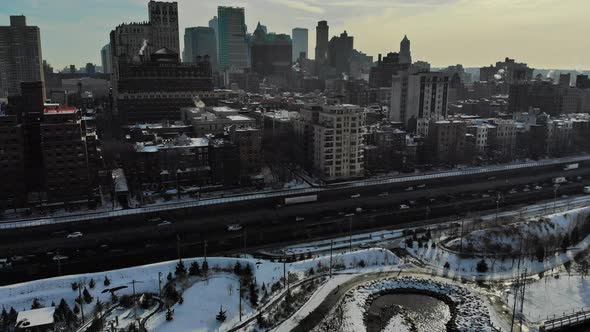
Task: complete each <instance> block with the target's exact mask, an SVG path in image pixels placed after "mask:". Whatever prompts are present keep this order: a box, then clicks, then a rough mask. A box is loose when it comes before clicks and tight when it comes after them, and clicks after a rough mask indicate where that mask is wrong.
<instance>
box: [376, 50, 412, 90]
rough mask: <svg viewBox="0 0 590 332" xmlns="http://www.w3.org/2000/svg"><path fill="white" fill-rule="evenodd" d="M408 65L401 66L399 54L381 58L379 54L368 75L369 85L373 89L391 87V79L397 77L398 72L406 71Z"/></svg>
mask: <svg viewBox="0 0 590 332" xmlns="http://www.w3.org/2000/svg"><path fill="white" fill-rule="evenodd" d="M409 68H410V64H409V63H405V64H401V63H400V61H399V53H396V52H390V53H387V55H386V56H385V57H383V58H381V54H379V56H378V58H377V65H376V66H374V67H372V68H371V72H370V74H369V84H370V85H371V87H374V88H381V87H388V88H390V87H391V83H392V82H391V78H392V77H393V75H397V74H398V72H400V71H403V70H408V69H409Z"/></svg>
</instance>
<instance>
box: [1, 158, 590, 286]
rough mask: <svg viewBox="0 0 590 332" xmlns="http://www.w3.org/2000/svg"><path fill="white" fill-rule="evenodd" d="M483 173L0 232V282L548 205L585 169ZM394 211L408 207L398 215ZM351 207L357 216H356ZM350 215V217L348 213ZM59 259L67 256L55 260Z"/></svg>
mask: <svg viewBox="0 0 590 332" xmlns="http://www.w3.org/2000/svg"><path fill="white" fill-rule="evenodd" d="M489 175H490V174H489V173H488V174H485V175H484V176H483V177H478V178H475V177H472V176H464V177H459V178H456V180H455V181H447V180H445V179H444V178H443V179H439V180H434V181H430V182H429V181H426V180H424V179H422V178H420V181H419V182H416V181H415V179H414V180H412V181H413V182H403V183H402V185H401V186H395V185H392V184H391V183H387V184H380V185H375V186H373V187H371V188H370V189H369V188H363V190H360V189H359V188H358V187H355V188H354V189H352V190H351V189H350V188H348V189H346V190H343V191H342V190H341V189H338V190H336V189H335V190H332V191H331V192H329V194H330V196H324V197H322V196H320V198H322V199H320V200H319V201H317V202H313V203H307V204H301V205H294V206H283V207H280V208H279V207H277V205H276V204H275V201H272V200H271V201H265V202H263V203H259V204H257V205H250V204H245V205H236V206H234V207H232V208H231V209H229V208H227V207H224V206H221V207H220V208H215V206H214V205H212V206H209V207H208V208H207V209H204V210H196V211H197V213H195V212H194V210H185V211H182V210H180V211H179V210H177V209H174V210H170V211H166V212H160V213H158V215H159V216H160V217H161V218H163V220H167V221H169V222H170V223H162V221H163V220H159V221H149V220H148V218H147V217H145V216H143V215H142V216H138V217H136V218H127V219H124V220H121V219H112V218H111V219H102V220H93V221H90V222H82V223H63V224H62V223H60V224H48V225H43V226H38V227H29V228H19V229H4V230H2V231H0V257H13V256H20V257H21V259H20V261H17V262H16V263H15V265H14V269H13V270H5V271H1V272H0V280H2V282H4V283H11V282H15V281H22V280H26V279H35V278H40V277H48V276H54V275H56V274H57V273H58V272H61V273H78V272H88V271H101V270H108V269H112V268H119V267H125V266H130V265H136V264H144V263H150V262H156V261H160V260H164V259H171V258H175V257H178V255H179V254H180V255H182V256H197V255H202V254H203V253H204V241H208V249H207V250H208V252H209V254H214V253H215V254H219V253H226V252H237V251H244V250H245V251H251V250H253V249H255V248H259V247H268V246H281V245H284V244H285V243H292V242H297V241H299V242H301V241H310V240H314V239H318V238H323V237H328V236H338V235H343V234H348V232H349V231H351V230H352V231H353V232H361V231H365V230H367V229H380V228H397V229H399V228H403V227H404V225H408V224H409V223H416V222H417V221H420V222H422V223H426V224H428V223H435V222H440V220H441V219H444V218H442V217H450V216H456V215H458V214H461V213H465V212H467V211H481V210H486V209H494V208H496V206H497V205H499V206H500V207H501V208H503V209H506V208H510V207H513V206H516V205H519V204H527V203H530V202H535V201H538V200H549V201H551V200H552V199H554V198H556V197H559V196H561V195H565V194H568V195H569V194H579V193H581V192H582V187H583V186H584V184H585V180H584V179H581V178H579V177H581V176H584V177H588V175H590V168H588V167H580V168H579V169H576V170H572V171H568V172H564V171H563V169H562V168H561V167H558V165H555V164H551V165H550V166H549V168H545V169H543V171H540V172H534V171H530V170H529V169H524V170H523V171H522V172H520V171H519V172H513V171H511V172H504V173H494V175H493V176H489ZM563 175H567V176H568V177H569V178H570V180H572V181H570V183H567V184H564V185H562V186H561V187H560V188H559V190H558V191H557V192H555V191H554V188H553V186H552V183H551V179H552V178H553V177H556V176H563ZM457 180H459V181H457ZM408 184H412V188H411V189H412V190H408V189H410V188H409V187H408ZM417 184H422V185H420V186H419V185H417ZM527 185H528V187H526V186H527ZM535 188H536V189H535ZM322 189H323V188H322ZM498 193H500V194H501V195H500V197H501V199H500V201H499V203H497V202H496V201H497V197H498V195H497V194H498ZM357 194H358V195H360V197H359V196H357ZM351 196H355V197H356V198H350V197H351ZM401 205H407V206H408V208H407V209H406V208H403V209H401V208H400V207H401ZM358 208H360V209H361V211H362V212H361V213H357V212H356V211H357V209H358ZM350 213H355V216H352V217H348V216H346V214H350ZM297 217H299V218H297ZM297 220H299V221H297ZM425 220H426V221H425ZM446 220H448V219H446ZM229 224H240V225H241V226H242V227H243V228H242V229H241V230H239V231H235V232H231V231H228V230H227V229H226V226H227V225H229ZM73 232H82V233H83V236H82V237H79V238H71V239H67V238H66V237H67V235H68V234H70V233H73ZM58 250H59V252H58ZM58 253H59V255H60V256H67V257H68V258H67V259H63V260H62V259H60V260H59V261H55V260H53V258H54V257H55V255H57V254H58ZM60 270H61V271H60Z"/></svg>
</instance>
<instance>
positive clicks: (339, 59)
mask: <svg viewBox="0 0 590 332" xmlns="http://www.w3.org/2000/svg"><path fill="white" fill-rule="evenodd" d="M353 49H354V37H352V36H348V33H346V31H344V32H343V33H341V34H340V37H332V39H330V43H329V45H328V62H329V63H330V66H331V67H332V68H335V69H336V72H337V73H338V74H341V73H346V74H348V73H349V72H350V57H351V56H352V50H353Z"/></svg>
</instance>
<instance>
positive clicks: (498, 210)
mask: <svg viewBox="0 0 590 332" xmlns="http://www.w3.org/2000/svg"><path fill="white" fill-rule="evenodd" d="M501 200H502V195H501V194H500V193H498V195H497V196H496V218H495V220H494V222H496V223H497V222H498V213H499V212H500V201H501Z"/></svg>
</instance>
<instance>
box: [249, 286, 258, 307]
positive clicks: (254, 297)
mask: <svg viewBox="0 0 590 332" xmlns="http://www.w3.org/2000/svg"><path fill="white" fill-rule="evenodd" d="M250 304H252V306H253V307H256V306H257V305H258V290H257V289H256V285H255V284H254V283H251V284H250Z"/></svg>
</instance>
